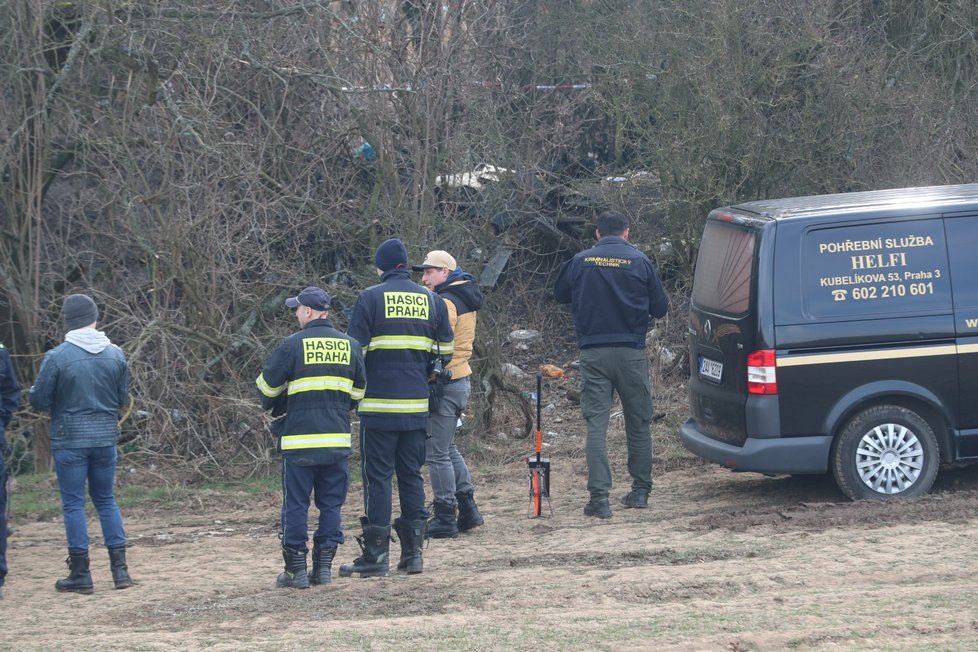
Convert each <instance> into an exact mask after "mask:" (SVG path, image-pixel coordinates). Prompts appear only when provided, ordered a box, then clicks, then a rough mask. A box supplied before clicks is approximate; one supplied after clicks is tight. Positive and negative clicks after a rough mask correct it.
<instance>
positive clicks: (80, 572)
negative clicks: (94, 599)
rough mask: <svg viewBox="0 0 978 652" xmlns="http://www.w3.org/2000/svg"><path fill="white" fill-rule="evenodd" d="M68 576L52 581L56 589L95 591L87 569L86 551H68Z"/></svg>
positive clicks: (86, 592)
mask: <svg viewBox="0 0 978 652" xmlns="http://www.w3.org/2000/svg"><path fill="white" fill-rule="evenodd" d="M65 561H66V562H67V563H68V577H65V578H64V579H60V580H58V581H57V582H55V583H54V588H56V589H57V590H58V591H61V592H62V593H64V592H71V593H84V594H85V595H88V594H89V593H93V592H94V591H95V589H94V587H93V586H92V573H91V572H90V571H89V570H88V551H87V550H81V551H74V550H69V551H68V558H67V559H66V560H65Z"/></svg>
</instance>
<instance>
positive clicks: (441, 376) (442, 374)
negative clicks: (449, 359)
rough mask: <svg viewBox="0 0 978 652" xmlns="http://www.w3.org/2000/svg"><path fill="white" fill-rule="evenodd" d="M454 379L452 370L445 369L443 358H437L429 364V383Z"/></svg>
mask: <svg viewBox="0 0 978 652" xmlns="http://www.w3.org/2000/svg"><path fill="white" fill-rule="evenodd" d="M451 379H452V370H451V369H445V366H444V365H443V364H442V362H441V358H435V359H434V360H433V361H432V362H431V363H430V364H429V365H428V383H429V384H430V383H439V382H440V383H444V382H448V381H449V380H451Z"/></svg>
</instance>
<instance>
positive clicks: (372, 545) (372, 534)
mask: <svg viewBox="0 0 978 652" xmlns="http://www.w3.org/2000/svg"><path fill="white" fill-rule="evenodd" d="M360 525H361V527H363V536H359V537H357V538H356V539H357V543H359V544H360V550H362V551H363V554H361V555H360V556H359V557H357V558H356V559H354V560H353V563H352V564H343V565H342V566H340V577H350V576H351V575H353V574H354V573H359V574H360V577H387V576H388V575H389V574H390V545H391V528H390V526H389V525H388V526H387V527H383V526H380V525H368V524H367V518H366V517H365V516H361V517H360Z"/></svg>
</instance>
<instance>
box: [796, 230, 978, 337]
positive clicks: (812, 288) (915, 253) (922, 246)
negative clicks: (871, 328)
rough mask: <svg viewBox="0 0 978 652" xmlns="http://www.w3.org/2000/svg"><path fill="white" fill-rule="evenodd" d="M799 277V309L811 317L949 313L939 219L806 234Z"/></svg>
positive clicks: (817, 231) (945, 252) (949, 305)
mask: <svg viewBox="0 0 978 652" xmlns="http://www.w3.org/2000/svg"><path fill="white" fill-rule="evenodd" d="M972 255H973V254H972ZM802 279H804V280H803V285H802V294H803V297H802V299H803V300H802V305H803V310H804V311H805V313H806V316H808V317H809V318H813V319H822V318H826V317H831V318H843V319H844V318H847V317H852V318H859V319H862V318H865V317H866V316H867V315H881V314H891V315H896V314H914V315H919V314H923V313H934V312H950V310H951V305H952V303H951V285H950V274H949V273H948V261H947V245H946V243H945V237H944V225H943V221H942V220H939V219H932V220H915V221H907V222H890V223H886V224H862V225H857V226H843V227H836V228H827V229H817V230H812V231H809V232H807V233H806V234H805V238H804V241H803V244H802Z"/></svg>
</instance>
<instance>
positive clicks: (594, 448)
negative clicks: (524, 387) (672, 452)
mask: <svg viewBox="0 0 978 652" xmlns="http://www.w3.org/2000/svg"><path fill="white" fill-rule="evenodd" d="M615 391H617V392H618V398H620V399H621V405H622V409H623V411H624V414H625V438H626V443H627V446H628V473H629V474H630V475H631V476H632V489H646V490H651V489H652V431H651V429H650V426H649V424H650V423H651V421H652V381H650V380H649V363H648V359H647V358H646V357H645V350H644V349H633V348H628V347H623V346H608V347H599V348H590V349H581V412H582V414H583V415H584V420H585V421H586V422H587V445H586V447H585V452H586V457H587V469H588V473H587V488H588V491H589V492H590V493H591V497H592V498H606V497H607V496H608V493H609V492H610V491H611V484H612V482H611V468H610V467H609V465H608V420H609V417H610V414H611V406H612V402H613V400H614V392H615Z"/></svg>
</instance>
